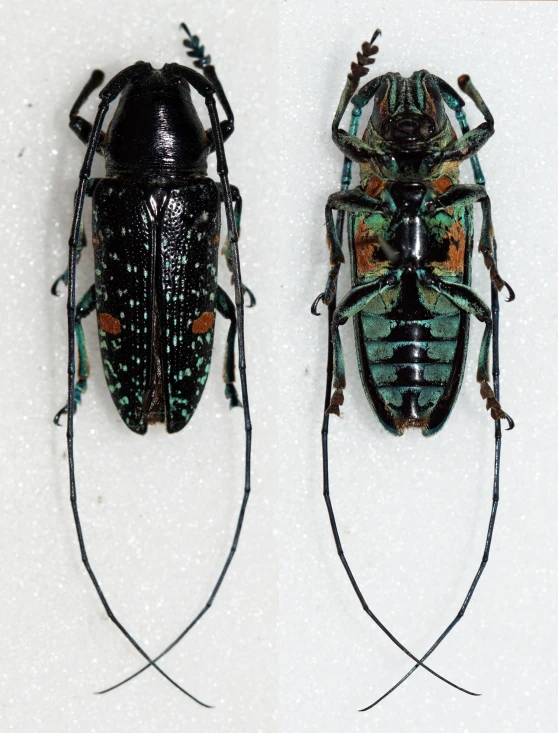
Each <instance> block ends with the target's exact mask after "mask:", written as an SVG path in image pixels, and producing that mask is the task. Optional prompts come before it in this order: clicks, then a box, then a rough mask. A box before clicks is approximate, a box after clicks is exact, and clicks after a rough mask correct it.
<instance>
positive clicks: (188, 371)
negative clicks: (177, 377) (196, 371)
mask: <svg viewBox="0 0 558 733" xmlns="http://www.w3.org/2000/svg"><path fill="white" fill-rule="evenodd" d="M184 373H185V374H186V376H187V377H191V376H192V370H191V369H185V370H184Z"/></svg>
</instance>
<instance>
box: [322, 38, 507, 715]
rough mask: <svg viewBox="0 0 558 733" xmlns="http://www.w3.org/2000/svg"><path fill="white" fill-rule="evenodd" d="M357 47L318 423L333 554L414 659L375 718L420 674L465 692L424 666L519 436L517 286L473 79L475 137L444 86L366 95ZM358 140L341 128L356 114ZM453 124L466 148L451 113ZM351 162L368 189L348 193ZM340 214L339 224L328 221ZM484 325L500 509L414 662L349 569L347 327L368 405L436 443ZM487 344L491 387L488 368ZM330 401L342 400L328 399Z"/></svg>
mask: <svg viewBox="0 0 558 733" xmlns="http://www.w3.org/2000/svg"><path fill="white" fill-rule="evenodd" d="M379 35H380V31H379V30H377V31H376V32H375V33H374V34H373V36H372V38H371V40H370V42H365V43H363V44H362V52H359V53H358V54H357V62H356V63H355V62H353V63H352V64H351V71H350V73H349V75H348V77H347V81H346V84H345V87H344V89H343V93H342V95H341V99H340V102H339V105H338V107H337V111H336V113H335V116H334V120H333V125H332V132H333V141H334V142H335V144H336V145H337V147H338V148H339V149H340V150H341V152H342V153H343V154H344V156H345V161H344V165H343V173H342V178H341V191H340V192H338V193H335V194H332V195H331V196H330V197H329V199H328V202H327V205H326V232H327V243H328V247H329V252H330V265H331V269H330V272H329V277H328V280H327V283H326V287H325V289H324V292H323V293H320V295H319V296H318V297H317V298H316V299H315V301H314V303H313V304H312V308H311V312H312V313H313V314H314V315H320V314H319V312H318V310H317V308H318V305H319V303H320V302H323V303H324V304H325V305H327V306H328V320H329V348H328V366H327V383H326V399H325V404H324V417H323V423H322V452H323V492H324V498H325V501H326V506H327V510H328V515H329V520H330V524H331V528H332V531H333V535H334V539H335V544H336V548H337V551H338V554H339V556H340V558H341V562H342V564H343V567H344V569H345V571H346V573H347V575H348V577H349V580H350V582H351V584H352V586H353V589H354V591H355V593H356V594H357V596H358V598H359V600H360V602H361V604H362V606H363V608H364V610H365V612H366V613H367V614H368V615H369V616H370V617H371V618H372V619H373V620H374V621H375V623H376V624H378V626H379V627H380V628H381V629H382V630H383V631H384V633H386V634H387V636H388V637H389V638H390V639H391V640H392V641H393V642H394V643H395V644H396V645H397V646H398V647H399V648H400V649H401V650H402V651H404V652H405V653H406V654H407V655H408V656H409V657H411V658H412V659H413V660H414V662H415V666H414V667H413V668H412V669H411V670H410V672H408V674H407V675H405V677H403V678H402V679H401V680H400V681H399V682H398V683H397V684H395V685H394V686H393V687H392V688H391V689H390V690H389V691H388V692H387V693H386V694H385V695H383V696H382V697H380V698H379V699H378V700H376V701H375V702H374V703H372V705H369V706H368V707H365V708H363V710H369V709H370V708H372V707H374V706H375V705H377V704H378V703H379V702H380V701H381V700H383V699H384V698H385V697H386V696H387V695H389V694H390V693H391V692H393V690H394V689H396V688H397V687H398V686H399V685H400V684H401V683H402V682H404V681H405V679H407V677H408V676H409V675H410V674H412V673H413V672H414V671H415V670H416V669H418V667H419V666H420V667H423V668H425V669H427V670H428V671H429V672H431V673H432V674H434V675H435V676H437V677H438V678H439V679H441V680H443V681H444V682H447V683H448V684H450V685H452V686H453V687H456V688H457V689H459V690H462V691H463V692H466V693H468V694H471V695H473V694H475V693H472V692H470V691H469V690H465V689H464V688H462V687H459V686H458V685H455V684H454V683H453V682H450V681H449V680H447V679H446V678H444V677H442V676H441V675H439V674H438V673H436V672H435V671H434V670H432V669H431V668H430V667H428V666H427V665H426V664H425V660H426V659H427V658H428V657H429V656H430V655H431V654H432V652H433V651H434V650H435V649H436V648H437V646H438V645H439V644H440V643H441V642H442V641H443V639H444V638H445V637H446V636H447V634H448V633H449V632H450V631H451V629H452V628H453V627H454V626H455V625H456V623H457V622H458V621H459V620H460V619H461V618H462V617H463V615H464V613H465V610H466V608H467V606H468V604H469V602H470V600H471V597H472V595H473V593H474V590H475V588H476V585H477V583H478V580H479V578H480V576H481V574H482V572H483V571H484V568H485V566H486V563H487V561H488V554H489V550H490V545H491V541H492V534H493V529H494V521H495V518H496V510H497V506H498V501H499V468H500V446H501V436H502V433H501V421H502V420H506V421H507V423H508V427H507V429H508V430H509V429H512V428H513V427H514V423H513V420H512V418H511V417H510V416H509V415H508V414H507V413H506V412H505V411H504V410H503V409H502V407H501V405H500V401H499V353H498V315H499V303H498V293H499V291H500V290H502V289H503V288H505V289H506V290H507V292H508V300H509V301H511V300H513V299H514V297H515V295H514V292H513V290H512V288H511V287H510V286H509V285H508V283H506V282H505V281H504V280H503V279H502V278H501V276H500V274H499V272H498V268H497V262H496V242H495V239H494V233H493V226H492V219H491V208H490V199H489V197H488V194H487V192H486V187H485V180H484V176H483V174H482V170H481V167H480V164H479V161H478V157H477V153H478V151H479V150H480V148H481V147H482V146H483V145H484V144H485V143H486V142H487V141H488V139H489V138H490V137H491V136H492V134H493V132H494V119H493V117H492V114H491V113H490V111H489V109H488V107H487V106H486V104H485V103H484V100H483V99H482V97H481V95H480V94H479V92H478V91H477V89H476V88H475V86H474V85H473V83H472V81H471V80H470V78H469V77H468V76H467V75H463V76H461V77H459V80H458V83H459V86H460V88H461V90H462V91H463V92H464V93H465V94H466V95H467V96H469V97H470V98H471V99H472V101H473V102H474V104H475V106H476V107H477V108H478V109H479V111H480V112H481V114H482V115H483V117H484V122H482V123H481V124H480V125H479V126H478V127H476V128H474V129H473V130H471V129H470V128H469V126H468V123H467V119H466V115H465V112H464V111H463V106H464V104H465V103H464V101H463V99H462V98H461V96H460V95H459V94H458V93H457V92H456V91H455V90H454V89H453V88H452V87H451V86H450V85H449V84H447V82H445V81H444V80H443V79H440V78H439V77H437V76H435V75H434V74H431V73H430V72H428V71H425V70H421V71H417V72H415V73H414V74H413V75H412V76H411V77H409V78H404V77H402V76H401V75H400V74H398V73H394V72H389V73H386V74H382V75H380V76H377V77H375V78H374V79H372V80H371V81H369V82H368V83H367V84H365V85H364V86H363V87H362V88H361V89H360V90H359V91H358V92H357V90H358V87H359V83H360V79H361V78H362V77H363V76H365V75H366V74H367V73H368V68H367V67H369V66H370V65H372V64H373V63H374V61H375V58H374V57H375V55H376V54H377V52H378V47H377V46H376V45H374V41H375V40H376V39H377V38H378V36H379ZM350 101H351V102H352V104H353V111H352V118H351V124H350V128H349V131H348V132H347V131H345V130H343V129H341V128H340V124H341V119H342V117H343V115H344V113H345V111H346V110H347V107H348V105H349V102H350ZM372 101H373V107H372V113H371V115H370V118H369V120H368V122H367V125H366V130H365V132H364V135H363V136H362V138H361V137H359V136H358V128H359V122H360V119H361V115H362V111H363V108H364V107H365V106H366V105H367V104H368V103H369V102H372ZM444 105H447V106H448V107H449V108H450V109H451V110H453V112H454V113H455V115H456V118H457V121H458V123H459V126H460V129H461V132H462V136H461V137H459V138H458V137H457V135H456V133H455V131H454V129H453V127H452V125H451V123H450V121H449V119H448V116H447V114H446V111H445V107H444ZM467 159H470V160H471V164H472V168H473V173H474V178H475V183H474V184H470V185H465V184H460V183H459V167H460V164H461V163H462V162H463V161H465V160H467ZM352 163H357V164H358V165H359V167H360V181H359V185H357V186H356V187H355V188H352V189H349V185H350V182H351V167H352ZM477 202H478V203H480V204H481V207H482V215H483V221H482V228H481V232H480V242H479V251H480V252H481V254H482V255H483V258H484V263H485V265H486V267H487V268H488V270H489V273H490V279H491V306H490V307H489V306H488V305H487V304H485V303H484V302H483V300H482V299H481V298H480V296H479V295H477V294H476V293H475V291H474V290H473V289H472V288H471V268H472V251H473V233H474V232H473V204H474V203H477ZM334 211H337V212H338V213H337V218H336V220H335V219H334V215H333V212H334ZM345 213H347V214H348V221H347V231H348V249H349V254H350V269H351V289H350V291H349V292H348V293H347V294H346V295H345V296H344V297H343V298H342V299H341V300H340V302H339V303H337V299H336V290H337V279H338V275H339V271H340V268H341V265H342V264H343V262H344V256H343V252H342V234H343V227H344V221H345ZM471 315H473V316H475V318H477V319H478V320H479V321H480V322H481V323H483V324H484V334H483V339H482V343H481V348H480V354H479V359H478V368H477V380H478V382H479V384H480V391H481V396H482V398H483V399H484V400H486V408H487V410H489V411H490V415H491V417H492V418H493V419H494V421H495V464H494V489H493V495H492V509H491V515H490V522H489V526H488V533H487V539H486V544H485V550H484V554H483V558H482V561H481V564H480V566H479V569H478V571H477V573H476V575H475V578H474V580H473V582H472V584H471V586H470V588H469V590H468V592H467V595H466V598H465V601H464V603H463V605H462V606H461V608H460V610H459V613H458V614H457V616H456V617H455V619H454V620H453V621H452V623H451V624H450V625H449V626H448V627H447V628H446V629H445V631H444V632H443V633H442V635H441V636H440V637H439V638H438V639H437V641H436V642H435V643H434V644H433V645H432V646H431V647H430V649H429V650H428V651H427V652H426V653H425V654H424V655H422V656H420V657H419V656H415V655H414V654H412V653H411V652H410V651H409V650H408V649H407V648H406V647H405V646H404V645H403V644H401V643H400V642H399V640H398V639H397V638H396V637H395V636H394V635H393V634H392V633H391V632H390V631H389V630H388V629H387V628H386V627H385V625H384V624H383V623H382V622H381V621H380V619H379V618H378V617H377V616H376V615H375V614H374V613H373V611H372V610H371V609H370V607H369V606H368V604H367V603H366V600H365V598H364V596H363V594H362V592H361V590H360V588H359V586H358V584H357V582H356V580H355V578H354V575H353V573H352V571H351V568H350V566H349V564H348V562H347V560H346V558H345V555H344V552H343V546H342V543H341V539H340V536H339V532H338V529H337V524H336V519H335V515H334V511H333V506H332V502H331V497H330V489H329V462H328V432H329V415H331V414H334V415H339V414H340V406H341V405H342V404H343V402H344V394H343V392H344V389H345V386H346V380H345V366H344V355H343V349H342V343H341V336H340V330H339V329H340V327H341V326H342V325H344V324H345V323H346V322H347V321H348V320H349V318H353V323H354V332H355V342H356V349H357V362H358V368H359V373H360V377H361V381H362V385H363V387H364V391H365V393H366V397H367V400H368V402H369V404H370V406H371V408H372V410H373V411H374V413H375V414H376V416H377V417H378V419H379V421H380V423H381V424H382V425H383V427H384V428H385V429H386V430H387V431H388V432H389V433H391V434H393V435H397V436H400V435H402V434H403V433H404V431H405V430H407V429H409V428H415V429H419V430H421V431H422V434H423V435H425V436H431V435H435V434H436V433H437V432H439V431H440V430H441V429H442V428H443V426H444V425H445V423H446V421H447V419H448V417H449V415H450V413H451V411H452V408H453V406H454V404H455V401H456V399H457V396H458V393H459V390H460V387H461V382H462V380H463V373H464V367H465V357H466V353H467V342H468V334H469V320H470V316H471ZM492 337H493V340H492V362H493V368H492V375H493V386H491V384H490V374H489V358H490V344H491V339H492ZM332 389H333V392H332Z"/></svg>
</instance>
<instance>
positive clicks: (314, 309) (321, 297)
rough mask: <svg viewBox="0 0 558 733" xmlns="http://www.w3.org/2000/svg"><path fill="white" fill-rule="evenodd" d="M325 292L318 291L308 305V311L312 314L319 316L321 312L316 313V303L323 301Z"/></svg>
mask: <svg viewBox="0 0 558 733" xmlns="http://www.w3.org/2000/svg"><path fill="white" fill-rule="evenodd" d="M324 295H325V293H320V294H319V295H318V297H317V298H316V300H315V301H314V302H313V303H312V305H311V306H310V313H311V314H312V315H313V316H321V315H322V314H321V313H318V305H319V304H320V301H323V299H324Z"/></svg>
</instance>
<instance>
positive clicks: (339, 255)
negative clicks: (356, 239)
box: [312, 188, 383, 312]
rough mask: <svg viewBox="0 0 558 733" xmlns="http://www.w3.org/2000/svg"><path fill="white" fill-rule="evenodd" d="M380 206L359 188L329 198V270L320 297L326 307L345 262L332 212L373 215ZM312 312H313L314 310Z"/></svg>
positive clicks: (377, 200)
mask: <svg viewBox="0 0 558 733" xmlns="http://www.w3.org/2000/svg"><path fill="white" fill-rule="evenodd" d="M382 206H383V202H382V201H381V200H380V199H375V198H372V197H371V196H367V195H366V194H365V193H364V191H363V190H362V189H361V188H353V189H350V190H349V191H338V192H337V193H334V194H332V195H331V196H330V197H329V199H328V201H327V204H326V208H325V220H326V237H327V245H328V247H329V261H330V264H331V270H330V271H329V275H328V279H327V283H326V287H325V291H324V294H323V297H322V300H323V302H324V303H325V304H326V305H328V304H329V303H330V302H331V299H332V297H333V296H334V295H335V291H336V289H337V277H338V275H339V270H340V268H341V265H342V264H343V262H345V257H344V255H343V250H342V241H341V237H340V234H339V232H338V231H337V227H336V224H335V221H334V219H333V211H334V210H335V211H347V212H349V213H357V212H366V213H370V214H373V213H374V212H375V211H377V210H378V209H379V208H381V207H382ZM312 312H315V309H314V310H313V311H312Z"/></svg>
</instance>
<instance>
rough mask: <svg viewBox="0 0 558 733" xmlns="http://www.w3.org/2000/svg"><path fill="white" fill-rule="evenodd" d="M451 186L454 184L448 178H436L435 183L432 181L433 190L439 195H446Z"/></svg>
mask: <svg viewBox="0 0 558 733" xmlns="http://www.w3.org/2000/svg"><path fill="white" fill-rule="evenodd" d="M450 186H453V184H452V182H451V180H450V179H449V178H448V177H447V176H442V177H441V178H436V180H435V181H432V188H433V189H434V190H435V191H436V192H437V193H444V191H447V190H448V188H449V187H450Z"/></svg>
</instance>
